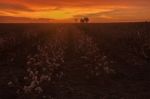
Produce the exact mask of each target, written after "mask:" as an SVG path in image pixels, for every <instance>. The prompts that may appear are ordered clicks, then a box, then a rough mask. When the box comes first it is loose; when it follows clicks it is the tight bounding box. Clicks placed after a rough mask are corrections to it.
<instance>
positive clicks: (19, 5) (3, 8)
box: [0, 0, 150, 23]
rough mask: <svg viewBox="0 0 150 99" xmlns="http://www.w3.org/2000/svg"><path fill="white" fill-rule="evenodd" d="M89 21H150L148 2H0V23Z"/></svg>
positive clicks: (108, 0) (95, 0)
mask: <svg viewBox="0 0 150 99" xmlns="http://www.w3.org/2000/svg"><path fill="white" fill-rule="evenodd" d="M85 16H86V17H89V18H90V20H91V22H129V21H132V22H133V21H149V20H150V0H0V22H27V23H28V22H29V23H31V22H40V23H41V22H74V19H76V18H77V19H79V18H81V17H85Z"/></svg>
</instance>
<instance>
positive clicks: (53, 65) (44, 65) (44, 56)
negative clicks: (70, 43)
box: [18, 40, 64, 95]
mask: <svg viewBox="0 0 150 99" xmlns="http://www.w3.org/2000/svg"><path fill="white" fill-rule="evenodd" d="M63 63H64V46H63V44H62V43H61V42H60V41H59V40H51V41H49V42H47V43H45V44H43V45H38V46H37V53H36V54H35V55H29V56H27V62H26V71H25V76H24V82H25V84H24V85H23V88H22V89H19V90H18V92H20V93H22V94H28V95H31V94H33V95H34V94H36V95H40V94H42V93H43V91H44V88H43V86H44V84H45V83H48V84H51V83H53V82H54V81H55V79H61V77H62V76H63V72H62V71H59V68H61V65H62V64H63ZM20 93H19V94H20Z"/></svg>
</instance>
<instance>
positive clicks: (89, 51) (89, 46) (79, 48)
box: [75, 33, 115, 77]
mask: <svg viewBox="0 0 150 99" xmlns="http://www.w3.org/2000/svg"><path fill="white" fill-rule="evenodd" d="M78 35H79V36H78V37H77V38H76V39H77V41H76V44H75V45H76V47H75V50H76V53H77V54H78V55H79V56H80V60H81V61H82V62H84V64H83V66H84V67H85V71H88V75H89V76H90V75H91V76H96V77H97V76H100V75H103V74H111V73H115V70H114V69H113V67H112V64H113V61H111V60H109V59H108V57H107V56H106V55H104V53H103V52H102V51H101V50H100V49H99V48H98V47H97V44H96V43H95V42H94V40H93V39H92V38H91V37H89V36H88V35H87V34H85V33H80V34H78ZM89 76H88V77H89Z"/></svg>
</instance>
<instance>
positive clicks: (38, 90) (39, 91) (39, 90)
mask: <svg viewBox="0 0 150 99" xmlns="http://www.w3.org/2000/svg"><path fill="white" fill-rule="evenodd" d="M35 91H36V92H38V93H42V92H43V89H42V88H41V87H36V88H35Z"/></svg>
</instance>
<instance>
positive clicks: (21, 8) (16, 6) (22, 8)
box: [0, 3, 34, 12]
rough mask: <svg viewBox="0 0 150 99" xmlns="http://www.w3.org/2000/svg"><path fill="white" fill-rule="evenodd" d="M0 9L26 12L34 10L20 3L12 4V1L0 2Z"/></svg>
mask: <svg viewBox="0 0 150 99" xmlns="http://www.w3.org/2000/svg"><path fill="white" fill-rule="evenodd" d="M0 10H15V11H28V12H32V11H34V10H32V9H31V8H29V7H27V6H24V5H21V4H12V3H0Z"/></svg>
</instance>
